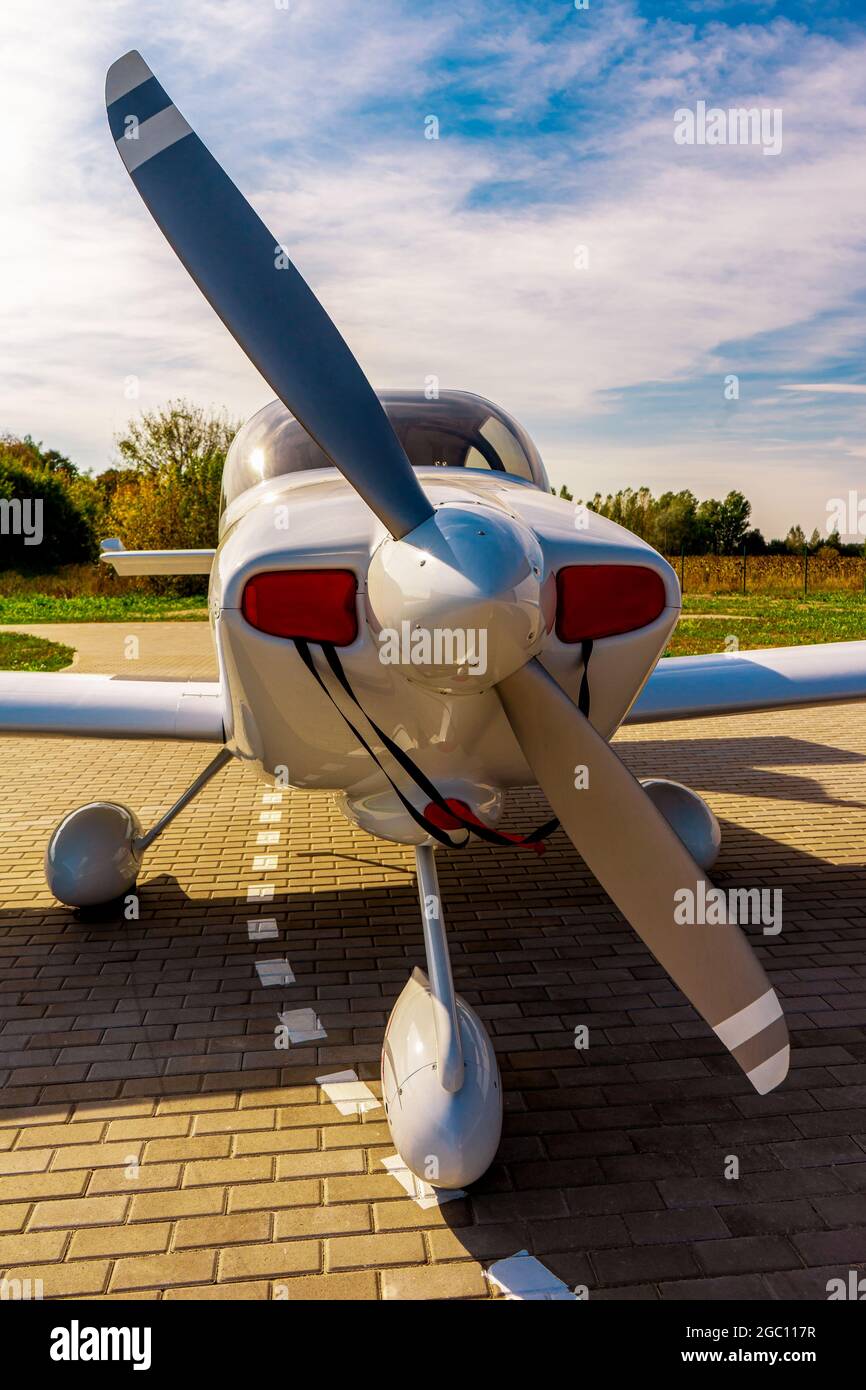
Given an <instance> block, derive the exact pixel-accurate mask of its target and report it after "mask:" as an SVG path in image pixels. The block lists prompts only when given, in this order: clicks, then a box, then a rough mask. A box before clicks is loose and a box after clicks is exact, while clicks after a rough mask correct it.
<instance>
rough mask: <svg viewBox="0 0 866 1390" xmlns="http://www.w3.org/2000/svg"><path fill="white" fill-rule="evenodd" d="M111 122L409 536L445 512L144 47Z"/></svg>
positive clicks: (220, 281)
mask: <svg viewBox="0 0 866 1390" xmlns="http://www.w3.org/2000/svg"><path fill="white" fill-rule="evenodd" d="M105 102H106V106H107V109H108V121H109V125H110V127H111V133H112V135H113V137H114V140H115V142H116V144H117V148H118V150H119V151H120V155H121V158H122V159H123V162H124V164H125V165H126V168H127V170H128V172H129V174H130V177H131V178H132V181H133V183H134V184H135V186H136V188H137V189H138V191H139V193H140V194H141V196H142V198H143V199H144V201H145V203H146V204H147V207H148V210H149V211H150V213H151V215H152V217H153V219H154V221H155V222H156V224H157V226H158V227H159V228H160V230H161V231H162V233H163V235H164V236H165V237H166V239H167V241H168V242H169V245H170V246H171V247H172V248H173V250H174V251H175V252H176V254H177V256H178V257H179V259H180V260H181V261H182V262H183V264H184V265H185V266H186V268H187V270H188V271H189V273H190V275H191V276H192V278H193V280H194V281H195V283H196V284H197V285H198V287H199V289H200V290H201V292H202V294H203V295H204V296H205V298H206V299H207V300H208V302H209V303H210V305H211V306H212V308H214V309H215V310H216V312H217V313H218V314H219V316H220V318H221V319H222V321H223V323H224V324H225V326H226V328H228V330H229V332H230V333H231V334H232V336H233V337H234V338H235V339H236V341H237V342H238V343H239V345H240V346H241V348H243V350H244V352H245V353H246V354H247V356H248V357H249V359H250V361H251V362H253V363H254V365H255V366H256V367H257V368H258V370H259V371H260V372H261V374H262V376H263V377H264V378H265V380H266V381H267V382H268V383H269V384H270V386H271V387H272V388H273V390H274V391H275V392H276V394H277V395H278V396H279V398H280V400H281V401H282V402H283V404H284V405H285V406H286V407H287V408H288V409H289V410H290V411H291V412H292V414H293V415H294V416H295V417H296V419H298V420H299V421H300V423H301V424H302V425H303V427H304V429H305V430H306V431H307V433H308V434H310V435H312V437H313V439H315V441H316V443H317V444H318V445H319V446H320V447H321V448H322V449H323V450H324V452H325V453H326V454H327V455H328V457H329V458H330V459H331V460H332V462H333V463H334V465H335V467H336V468H338V469H339V470H340V472H341V473H342V474H343V476H344V477H345V478H346V480H347V481H348V482H349V483H351V484H352V486H353V487H354V488H355V490H356V491H357V492H358V493H360V495H361V497H363V499H364V501H365V502H366V503H367V505H368V506H369V507H370V508H371V509H372V510H373V511H374V512H375V513H376V515H377V516H378V517H379V519H380V521H382V523H383V524H384V525H385V526H386V527H387V529H388V531H390V533H391V535H392V536H394V537H395V538H396V539H399V538H401V537H403V536H405V535H407V534H408V533H409V532H410V531H413V530H414V529H415V528H416V527H417V526H419V525H420V524H421V523H422V522H424V521H426V520H427V519H428V518H429V517H430V516H432V515H433V508H432V507H431V506H430V503H429V502H428V500H427V498H426V497H425V495H424V492H423V490H422V488H421V485H420V484H419V482H418V479H417V478H416V476H415V473H414V470H413V468H412V465H411V464H410V462H409V459H408V458H407V456H406V453H405V450H404V449H403V446H402V445H401V444H400V442H399V440H398V439H397V436H396V434H395V433H394V430H393V429H392V427H391V424H390V421H389V420H388V417H387V415H386V414H385V411H384V410H383V408H382V405H381V403H380V401H379V399H378V397H377V396H376V394H375V392H374V391H373V388H372V386H371V385H370V383H369V382H368V381H367V378H366V377H365V376H364V373H363V372H362V370H361V368H360V366H359V365H358V363H357V361H356V360H355V358H354V356H353V355H352V353H351V351H350V350H349V348H348V346H347V345H346V343H345V341H344V339H343V338H342V336H341V334H340V333H339V332H338V330H337V328H336V327H335V325H334V324H333V323H332V321H331V319H330V318H329V317H328V315H327V314H326V313H325V310H324V309H323V308H322V306H321V304H320V303H319V301H318V300H317V299H316V296H315V295H314V294H313V292H312V290H311V289H310V287H309V286H308V285H307V283H306V281H305V280H303V279H302V278H301V276H300V275H299V274H298V272H297V270H296V269H295V267H294V266H293V265H292V264H291V262H290V261H289V260H288V258H287V257H286V255H285V253H284V251H283V248H282V247H281V246H280V245H279V243H278V242H277V241H276V239H275V237H274V236H273V235H272V234H271V232H269V231H268V229H267V227H265V225H264V223H263V222H262V221H261V220H260V219H259V217H258V216H257V214H256V213H255V212H254V211H253V209H252V208H251V207H250V205H249V203H248V202H247V201H246V199H245V198H244V197H243V196H242V194H241V193H240V192H239V191H238V189H237V188H236V187H235V185H234V184H233V183H232V181H231V179H230V178H229V177H228V175H227V174H226V173H225V172H224V171H223V169H222V168H221V167H220V165H219V164H218V163H217V162H216V160H215V159H214V158H213V156H212V155H211V154H210V152H209V151H208V150H207V148H206V147H205V146H204V145H203V144H202V142H201V140H200V139H199V138H198V136H197V135H196V134H195V132H194V131H193V130H192V128H191V127H190V126H189V125H188V124H187V122H186V121H185V120H184V118H183V116H182V115H181V114H180V112H179V111H178V109H177V107H176V106H174V105H173V104H172V102H171V100H170V99H169V97H168V96H167V95H166V93H165V91H164V90H163V88H162V87H161V86H160V84H159V82H157V80H156V78H155V77H154V75H153V73H152V72H151V70H150V68H149V67H148V66H147V64H146V63H145V61H144V59H143V58H142V57H141V55H140V54H139V53H137V52H135V50H133V51H132V52H130V53H126V54H125V55H124V56H123V57H122V58H119V59H118V60H117V62H116V63H113V64H112V66H111V67H110V68H109V70H108V75H107V78H106V83H105Z"/></svg>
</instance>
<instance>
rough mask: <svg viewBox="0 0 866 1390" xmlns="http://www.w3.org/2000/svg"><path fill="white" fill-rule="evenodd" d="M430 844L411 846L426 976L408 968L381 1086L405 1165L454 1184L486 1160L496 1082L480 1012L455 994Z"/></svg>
mask: <svg viewBox="0 0 866 1390" xmlns="http://www.w3.org/2000/svg"><path fill="white" fill-rule="evenodd" d="M434 854H435V851H434V848H433V846H432V845H431V844H429V843H427V844H423V845H419V846H417V848H416V850H415V867H416V871H417V876H418V893H419V897H420V899H421V913H422V917H423V921H424V949H425V953H426V956H427V974H426V975H425V974H424V972H423V971H422V970H418V969H415V970H413V972H412V974H411V976H410V978H409V981H408V983H407V984H406V987H405V988H404V990H403V992H402V994H401V995H400V997H399V999H398V1000H397V1002H396V1004H395V1005H394V1008H393V1010H392V1013H391V1017H390V1019H389V1020H388V1027H387V1029H386V1030H385V1041H384V1043H383V1045H382V1094H383V1098H384V1102H385V1114H386V1116H387V1119H388V1125H389V1128H390V1130H391V1137H392V1139H393V1140H394V1145H395V1147H396V1149H397V1152H398V1154H399V1155H400V1157H401V1158H402V1159H403V1162H404V1163H405V1164H406V1166H407V1168H409V1169H410V1171H411V1172H413V1173H414V1174H415V1176H416V1177H418V1178H422V1179H423V1180H424V1181H426V1182H429V1183H430V1184H431V1185H432V1186H433V1187H444V1188H459V1187H465V1186H466V1185H467V1184H468V1183H471V1182H474V1181H475V1179H476V1178H480V1177H481V1175H482V1173H484V1172H485V1171H486V1170H487V1168H489V1166H490V1164H491V1162H492V1160H493V1156H494V1154H495V1153H496V1150H497V1148H498V1147H499V1137H500V1134H501V1132H502V1082H501V1079H500V1076H499V1067H498V1065H497V1062H496V1056H495V1053H494V1051H493V1045H492V1043H491V1041H490V1038H489V1037H488V1034H487V1030H486V1029H485V1027H484V1025H483V1023H482V1022H481V1020H480V1018H479V1017H478V1015H477V1014H476V1013H475V1011H474V1010H473V1009H471V1008H470V1007H469V1005H468V1004H467V1003H466V1002H465V1000H463V999H461V998H460V996H459V995H458V994H455V992H454V981H453V979H452V977H451V962H450V960H449V956H448V943H447V940H446V936H445V923H444V919H443V915H442V899H441V894H440V892H439V883H438V879H437V875H436V863H435V859H434Z"/></svg>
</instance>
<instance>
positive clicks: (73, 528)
mask: <svg viewBox="0 0 866 1390" xmlns="http://www.w3.org/2000/svg"><path fill="white" fill-rule="evenodd" d="M16 443H20V444H23V443H24V441H13V446H14V445H15V444H16ZM25 449H26V446H25ZM31 457H32V456H31ZM25 458H27V454H26V452H25V453H22V452H21V450H20V449H18V448H16V447H13V448H12V449H11V450H10V449H9V448H8V441H4V442H3V443H2V444H0V543H2V544H0V556H2V566H3V568H4V569H17V570H23V571H25V572H30V573H34V572H41V573H45V572H46V571H49V570H53V569H56V568H57V567H58V566H59V565H69V564H80V563H82V562H84V561H87V560H92V559H93V558H94V551H95V545H94V537H93V533H92V531H91V529H90V526H89V524H88V520H87V517H86V515H85V514H84V512H83V511H82V509H81V508H80V507H79V506H78V505H77V504H76V501H75V499H74V498H73V497H72V496H71V495H70V491H69V488H68V485H67V479H66V477H65V475H64V473H63V472H62V471H60V470H56V471H52V470H51V469H50V468H46V467H44V466H42V465H41V464H39V466H37V467H27V466H26V463H25V462H23V461H22V460H24V459H25Z"/></svg>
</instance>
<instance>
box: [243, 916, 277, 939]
mask: <svg viewBox="0 0 866 1390" xmlns="http://www.w3.org/2000/svg"><path fill="white" fill-rule="evenodd" d="M247 936H248V937H249V939H250V941H273V940H274V938H275V937H276V936H279V931H278V929H277V919H276V917H251V918H250V920H249V921H248V922H247Z"/></svg>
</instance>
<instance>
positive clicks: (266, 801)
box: [262, 792, 283, 806]
mask: <svg viewBox="0 0 866 1390" xmlns="http://www.w3.org/2000/svg"><path fill="white" fill-rule="evenodd" d="M282 799H283V793H282V792H263V793H262V805H263V806H279V804H280V802H281V801H282Z"/></svg>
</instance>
